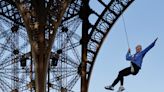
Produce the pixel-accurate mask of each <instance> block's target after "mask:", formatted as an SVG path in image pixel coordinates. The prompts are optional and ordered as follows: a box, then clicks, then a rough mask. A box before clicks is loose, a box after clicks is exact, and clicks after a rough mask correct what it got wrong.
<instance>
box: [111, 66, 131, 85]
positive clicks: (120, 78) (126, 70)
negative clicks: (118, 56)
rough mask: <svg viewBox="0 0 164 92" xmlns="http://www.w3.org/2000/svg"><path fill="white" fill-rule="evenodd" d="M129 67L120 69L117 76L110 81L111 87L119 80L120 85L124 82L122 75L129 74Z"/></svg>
mask: <svg viewBox="0 0 164 92" xmlns="http://www.w3.org/2000/svg"><path fill="white" fill-rule="evenodd" d="M130 70H131V68H130V67H127V68H125V69H123V70H121V71H120V72H119V74H118V76H117V78H116V79H115V80H114V82H113V83H112V87H114V86H115V85H116V84H117V83H118V82H119V81H120V82H121V85H122V86H123V83H124V76H128V75H129V74H131V71H130Z"/></svg>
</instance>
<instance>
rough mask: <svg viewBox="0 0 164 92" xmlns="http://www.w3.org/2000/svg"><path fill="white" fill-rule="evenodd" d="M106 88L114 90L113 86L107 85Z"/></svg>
mask: <svg viewBox="0 0 164 92" xmlns="http://www.w3.org/2000/svg"><path fill="white" fill-rule="evenodd" d="M105 89H107V90H114V87H113V86H111V85H110V86H105Z"/></svg>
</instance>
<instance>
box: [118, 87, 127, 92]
mask: <svg viewBox="0 0 164 92" xmlns="http://www.w3.org/2000/svg"><path fill="white" fill-rule="evenodd" d="M124 90H125V88H124V87H123V86H120V87H119V89H118V91H117V92H122V91H124Z"/></svg>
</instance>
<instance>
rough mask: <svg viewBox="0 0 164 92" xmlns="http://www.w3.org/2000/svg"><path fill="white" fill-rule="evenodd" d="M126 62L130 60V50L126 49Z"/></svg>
mask: <svg viewBox="0 0 164 92" xmlns="http://www.w3.org/2000/svg"><path fill="white" fill-rule="evenodd" d="M126 60H128V61H131V60H132V55H131V53H130V48H129V49H128V52H127V54H126Z"/></svg>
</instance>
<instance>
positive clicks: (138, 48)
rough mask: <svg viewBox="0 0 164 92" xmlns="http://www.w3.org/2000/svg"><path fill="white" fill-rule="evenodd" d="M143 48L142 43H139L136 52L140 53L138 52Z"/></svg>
mask: <svg viewBox="0 0 164 92" xmlns="http://www.w3.org/2000/svg"><path fill="white" fill-rule="evenodd" d="M141 50H142V46H141V45H137V46H136V52H137V53H138V52H141Z"/></svg>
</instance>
